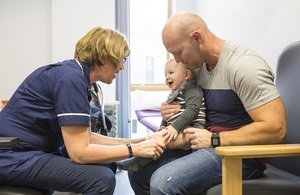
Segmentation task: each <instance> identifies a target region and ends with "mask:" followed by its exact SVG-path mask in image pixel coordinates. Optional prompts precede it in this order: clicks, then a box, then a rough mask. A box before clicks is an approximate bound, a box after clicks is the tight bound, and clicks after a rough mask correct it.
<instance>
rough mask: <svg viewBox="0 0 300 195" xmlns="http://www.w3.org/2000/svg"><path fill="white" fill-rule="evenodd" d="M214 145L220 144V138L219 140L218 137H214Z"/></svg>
mask: <svg viewBox="0 0 300 195" xmlns="http://www.w3.org/2000/svg"><path fill="white" fill-rule="evenodd" d="M212 145H213V146H219V140H218V138H213V139H212Z"/></svg>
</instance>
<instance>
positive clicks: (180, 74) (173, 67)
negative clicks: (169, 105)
mask: <svg viewBox="0 0 300 195" xmlns="http://www.w3.org/2000/svg"><path fill="white" fill-rule="evenodd" d="M165 77H166V84H167V86H168V87H169V88H170V89H171V90H176V89H178V88H179V87H180V86H181V85H182V84H183V82H184V81H186V80H188V79H189V76H188V74H187V69H186V68H185V66H184V65H182V64H179V63H176V62H175V61H171V62H169V63H168V64H166V66H165Z"/></svg>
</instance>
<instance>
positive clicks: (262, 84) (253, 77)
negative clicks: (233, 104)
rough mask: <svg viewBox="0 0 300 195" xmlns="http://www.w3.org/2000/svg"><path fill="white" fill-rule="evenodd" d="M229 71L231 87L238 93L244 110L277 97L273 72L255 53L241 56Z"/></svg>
mask: <svg viewBox="0 0 300 195" xmlns="http://www.w3.org/2000/svg"><path fill="white" fill-rule="evenodd" d="M230 71H232V72H231V73H229V74H228V75H229V76H232V77H233V78H230V79H229V80H230V81H231V82H230V85H231V88H232V89H233V90H234V91H235V92H236V93H237V94H238V96H239V98H240V99H241V101H242V103H243V105H244V107H245V109H246V111H249V110H251V109H254V108H257V107H259V106H261V105H263V104H265V103H268V102H270V101H271V100H273V99H275V98H277V97H278V96H279V93H278V91H277V89H276V87H275V84H274V74H273V72H272V70H271V68H270V67H269V66H268V64H267V63H266V62H265V61H264V60H263V59H262V58H260V57H258V56H255V55H253V56H252V55H249V56H243V57H240V58H239V60H237V61H236V63H235V64H234V66H232V69H231V70H230Z"/></svg>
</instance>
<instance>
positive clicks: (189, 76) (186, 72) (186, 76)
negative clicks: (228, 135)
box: [185, 69, 192, 80]
mask: <svg viewBox="0 0 300 195" xmlns="http://www.w3.org/2000/svg"><path fill="white" fill-rule="evenodd" d="M191 77H192V71H191V70H190V69H186V70H185V80H188V79H190V78H191Z"/></svg>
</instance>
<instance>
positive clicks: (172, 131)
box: [166, 125, 178, 143]
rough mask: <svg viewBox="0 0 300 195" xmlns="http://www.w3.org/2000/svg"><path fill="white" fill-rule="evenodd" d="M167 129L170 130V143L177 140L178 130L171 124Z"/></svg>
mask: <svg viewBox="0 0 300 195" xmlns="http://www.w3.org/2000/svg"><path fill="white" fill-rule="evenodd" d="M166 130H168V137H169V138H168V143H170V142H171V141H174V140H176V138H177V136H178V132H177V130H176V129H175V128H174V127H172V126H171V125H169V126H168V127H166Z"/></svg>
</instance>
